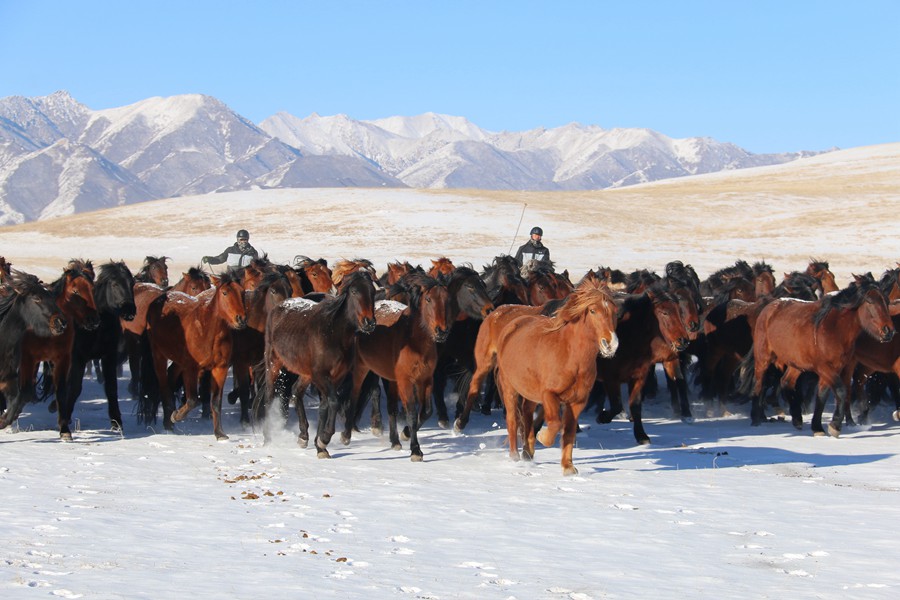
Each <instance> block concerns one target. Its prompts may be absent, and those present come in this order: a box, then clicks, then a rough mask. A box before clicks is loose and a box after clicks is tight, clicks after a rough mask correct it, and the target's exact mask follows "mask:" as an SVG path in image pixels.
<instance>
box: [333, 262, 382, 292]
mask: <svg viewBox="0 0 900 600" xmlns="http://www.w3.org/2000/svg"><path fill="white" fill-rule="evenodd" d="M357 271H363V272H364V273H368V275H369V278H370V279H371V280H372V281H373V282H375V281H377V280H378V279H377V275H376V274H375V266H374V265H373V264H372V261H371V260H369V259H367V258H354V259H353V260H348V259H342V260H339V261H337V262H336V263H334V268H333V269H332V270H331V281H332V282H333V283H334V286H335V287H336V288H337V289H338V290H340V289H341V287H342V286H343V285H344V278H346V277H347V276H348V275H350V274H352V273H356V272H357Z"/></svg>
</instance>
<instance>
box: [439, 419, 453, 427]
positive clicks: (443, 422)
mask: <svg viewBox="0 0 900 600" xmlns="http://www.w3.org/2000/svg"><path fill="white" fill-rule="evenodd" d="M438 427H440V428H441V429H450V421H448V420H447V419H438Z"/></svg>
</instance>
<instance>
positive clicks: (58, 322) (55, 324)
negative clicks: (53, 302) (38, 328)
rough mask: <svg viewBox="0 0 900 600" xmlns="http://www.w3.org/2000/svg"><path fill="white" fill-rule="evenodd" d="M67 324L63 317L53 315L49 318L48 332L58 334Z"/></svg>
mask: <svg viewBox="0 0 900 600" xmlns="http://www.w3.org/2000/svg"><path fill="white" fill-rule="evenodd" d="M67 325H68V322H67V321H66V320H65V319H64V318H63V317H60V316H58V315H55V316H54V317H53V318H52V319H50V333H52V334H53V335H60V334H61V333H62V332H64V331H65V330H66V326H67Z"/></svg>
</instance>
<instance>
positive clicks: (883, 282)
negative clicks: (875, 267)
mask: <svg viewBox="0 0 900 600" xmlns="http://www.w3.org/2000/svg"><path fill="white" fill-rule="evenodd" d="M895 285H900V267H896V268H894V269H888V270H887V271H885V272H884V274H882V276H881V279H880V280H879V281H878V286H879V287H880V288H881V291H882V292H884V293H885V294H887V293H888V292H890V291H891V288H893V287H894V286H895Z"/></svg>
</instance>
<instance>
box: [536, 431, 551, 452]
mask: <svg viewBox="0 0 900 600" xmlns="http://www.w3.org/2000/svg"><path fill="white" fill-rule="evenodd" d="M555 437H556V436H554V437H550V432H549V431H547V428H546V427H545V428H544V429H541V430H540V431H539V432H538V434H537V441H539V442H540V443H541V445H543V446H544V447H546V448H549V447H550V446H552V445H553V442H554V441H555V440H554V438H555Z"/></svg>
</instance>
